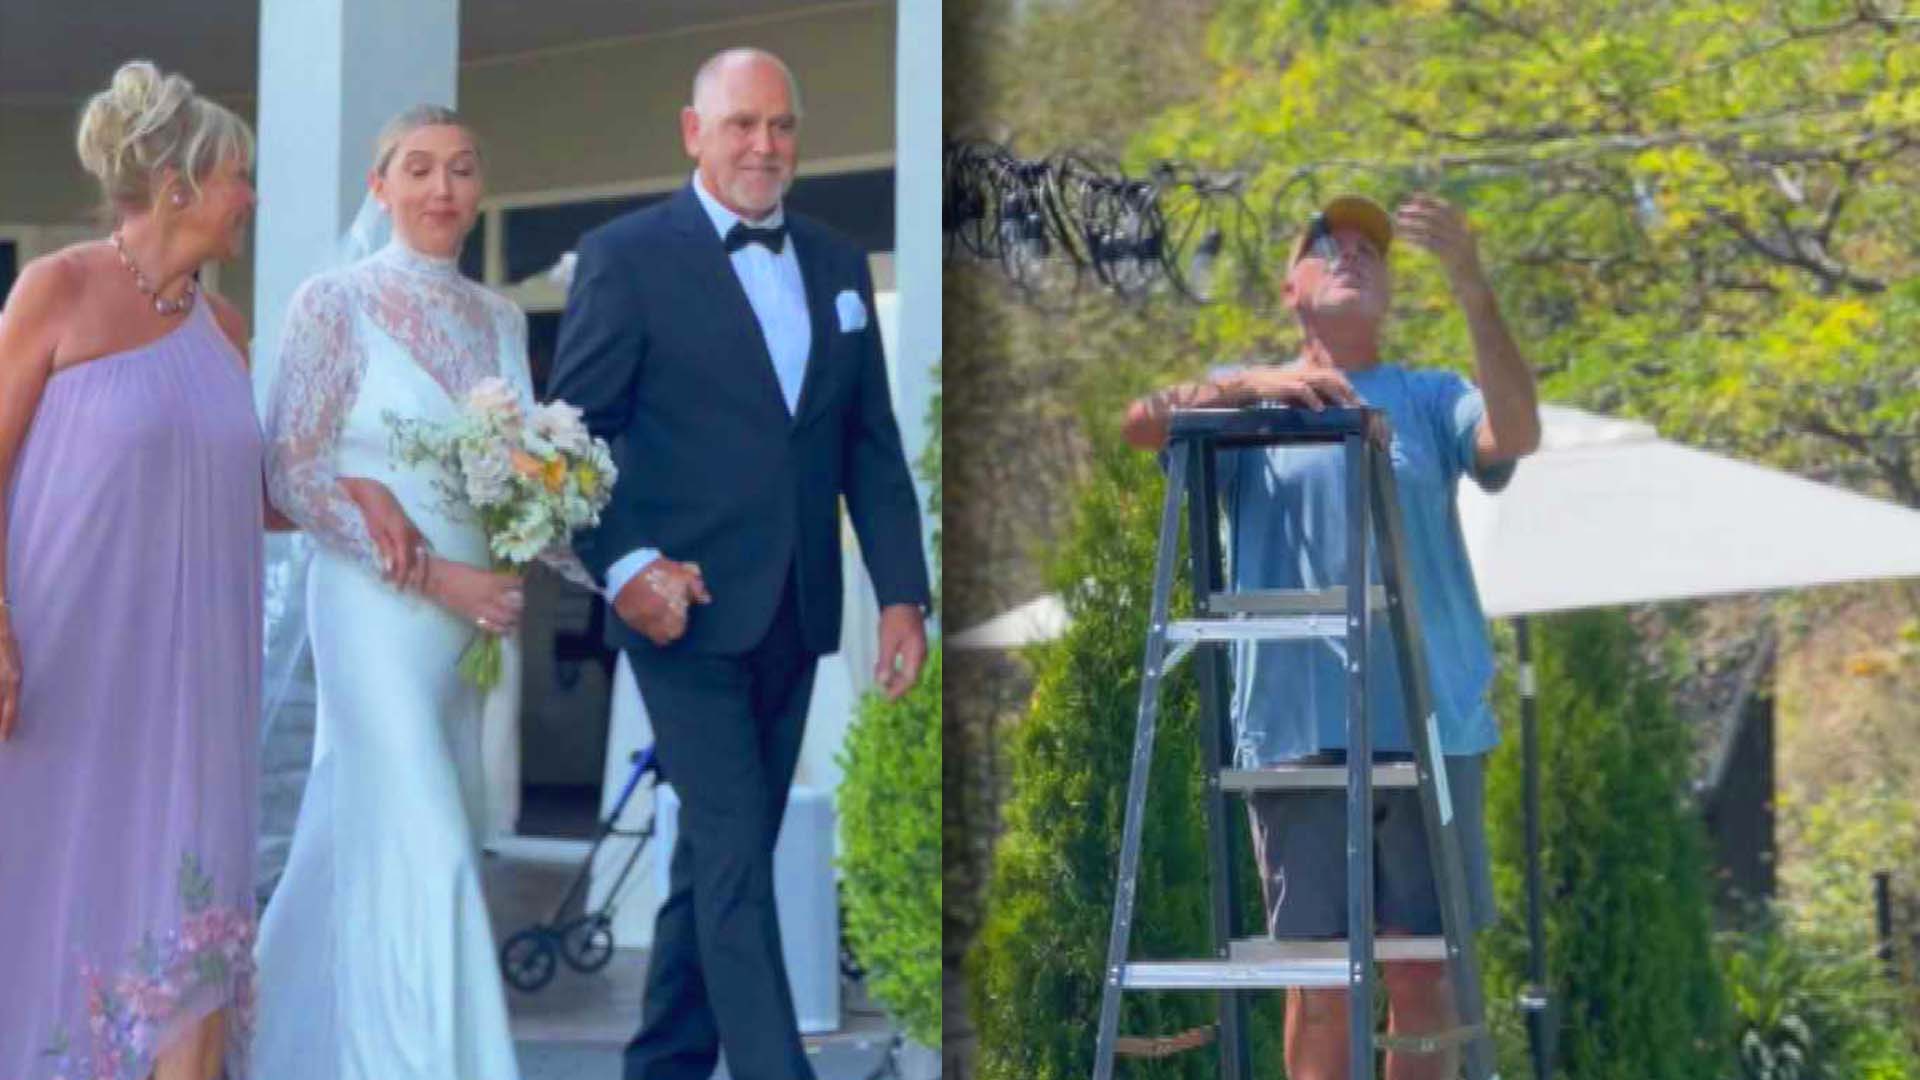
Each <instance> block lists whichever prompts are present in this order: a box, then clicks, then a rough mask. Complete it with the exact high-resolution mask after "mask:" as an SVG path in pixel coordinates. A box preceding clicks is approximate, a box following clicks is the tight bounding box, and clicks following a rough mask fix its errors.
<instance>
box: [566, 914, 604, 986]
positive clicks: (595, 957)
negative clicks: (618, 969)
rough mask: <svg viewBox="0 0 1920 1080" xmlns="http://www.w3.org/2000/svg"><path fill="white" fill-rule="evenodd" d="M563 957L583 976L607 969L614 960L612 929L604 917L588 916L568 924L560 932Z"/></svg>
mask: <svg viewBox="0 0 1920 1080" xmlns="http://www.w3.org/2000/svg"><path fill="white" fill-rule="evenodd" d="M560 955H561V956H563V957H565V958H566V961H567V965H568V966H569V967H571V968H573V970H575V971H578V972H582V973H592V972H595V971H599V970H600V969H601V968H603V967H606V966H607V963H608V961H610V960H612V959H613V927H612V926H611V924H609V923H608V921H607V917H606V916H605V915H588V916H586V917H585V918H581V919H576V920H574V921H573V922H571V923H569V924H567V928H566V929H565V930H563V931H561V932H560Z"/></svg>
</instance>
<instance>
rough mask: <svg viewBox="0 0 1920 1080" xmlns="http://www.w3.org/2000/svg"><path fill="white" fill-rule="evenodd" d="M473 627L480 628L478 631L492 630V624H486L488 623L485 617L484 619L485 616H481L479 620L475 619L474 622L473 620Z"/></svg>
mask: <svg viewBox="0 0 1920 1080" xmlns="http://www.w3.org/2000/svg"><path fill="white" fill-rule="evenodd" d="M473 625H475V626H477V627H479V628H480V629H482V630H492V629H493V624H492V623H490V622H488V621H487V620H486V617H485V616H482V617H480V618H478V619H475V620H473Z"/></svg>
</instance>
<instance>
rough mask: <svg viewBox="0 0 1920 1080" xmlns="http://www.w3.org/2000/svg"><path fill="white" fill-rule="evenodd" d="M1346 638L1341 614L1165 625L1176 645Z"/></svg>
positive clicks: (1246, 617)
mask: <svg viewBox="0 0 1920 1080" xmlns="http://www.w3.org/2000/svg"><path fill="white" fill-rule="evenodd" d="M1346 636H1347V617H1346V616H1345V615H1344V614H1342V615H1240V616H1234V617H1231V618H1224V619H1178V620H1175V621H1173V622H1171V623H1168V624H1167V640H1168V641H1171V642H1176V643H1177V642H1186V641H1191V642H1194V643H1196V644H1201V643H1206V642H1219V641H1319V640H1323V639H1326V638H1345V637H1346Z"/></svg>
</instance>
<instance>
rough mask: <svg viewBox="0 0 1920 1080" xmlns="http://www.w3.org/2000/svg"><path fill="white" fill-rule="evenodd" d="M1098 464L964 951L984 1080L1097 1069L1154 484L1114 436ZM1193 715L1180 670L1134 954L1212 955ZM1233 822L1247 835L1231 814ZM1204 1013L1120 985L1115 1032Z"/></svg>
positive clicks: (1261, 1051)
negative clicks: (1062, 633) (976, 932)
mask: <svg viewBox="0 0 1920 1080" xmlns="http://www.w3.org/2000/svg"><path fill="white" fill-rule="evenodd" d="M1094 467H1095V472H1096V476H1095V479H1094V481H1093V482H1092V483H1091V484H1090V485H1089V486H1088V488H1087V489H1086V490H1085V493H1084V495H1083V496H1082V498H1081V499H1080V500H1079V502H1078V503H1077V505H1076V507H1075V513H1074V518H1073V524H1072V526H1071V528H1070V530H1069V537H1068V539H1067V540H1066V542H1065V543H1064V544H1063V545H1062V547H1061V548H1060V550H1059V552H1058V555H1057V557H1056V559H1055V561H1054V564H1053V566H1052V570H1051V577H1052V579H1053V582H1054V584H1055V585H1056V586H1057V587H1059V588H1060V589H1061V590H1062V592H1063V594H1064V596H1065V598H1066V602H1067V607H1068V610H1069V611H1070V612H1071V613H1072V615H1073V618H1074V622H1073V626H1072V628H1071V629H1070V630H1069V631H1068V632H1067V635H1066V637H1065V638H1063V639H1061V640H1060V641H1058V642H1056V643H1055V644H1053V645H1051V646H1048V647H1046V648H1045V649H1044V650H1042V651H1041V653H1040V655H1039V657H1038V669H1039V671H1038V687H1037V689H1036V691H1035V693H1034V697H1033V706H1032V711H1031V712H1030V714H1029V715H1028V716H1027V718H1026V719H1025V721H1024V722H1023V723H1022V724H1021V726H1020V727H1019V728H1018V729H1017V730H1016V731H1015V733H1014V736H1013V748H1012V753H1011V757H1012V760H1013V769H1014V781H1013V789H1014V794H1013V796H1012V798H1011V799H1010V801H1009V804H1008V806H1007V811H1006V815H1007V828H1006V832H1005V833H1004V834H1003V835H1002V837H1001V839H1000V844H999V847H998V850H997V854H996V863H995V868H994V876H993V881H992V884H991V886H990V889H989V896H990V897H991V904H990V907H989V915H988V918H987V922H986V926H985V928H984V929H983V930H982V932H981V936H980V940H979V943H978V945H977V946H976V948H975V950H974V953H973V955H972V958H971V972H970V974H971V976H972V978H971V984H972V990H973V1009H974V1016H975V1021H976V1023H977V1024H978V1027H979V1032H980V1061H979V1066H980V1073H979V1075H980V1076H982V1077H983V1078H986V1080H1081V1078H1083V1077H1085V1076H1087V1075H1088V1074H1089V1073H1090V1071H1091V1069H1092V1064H1093V1044H1094V1034H1095V1020H1096V1018H1097V1015H1098V1010H1099V1005H1100V992H1101V984H1102V978H1101V970H1102V967H1103V965H1104V963H1105V960H1106V948H1107V934H1108V920H1109V919H1110V918H1111V912H1112V901H1113V885H1114V875H1115V873H1116V870H1117V857H1118V850H1119V843H1120V830H1121V822H1122V818H1123V815H1124V813H1125V796H1126V786H1127V777H1128V769H1129V765H1130V761H1131V756H1132V745H1133V735H1134V721H1135V718H1136V715H1137V708H1138V698H1139V690H1140V659H1141V655H1142V653H1143V650H1144V648H1145V640H1146V619H1147V611H1148V609H1149V606H1150V602H1151V595H1152V578H1153V561H1154V544H1155V541H1156V535H1157V532H1158V523H1159V516H1160V506H1161V500H1162V494H1163V486H1162V484H1161V482H1160V479H1159V476H1158V475H1157V473H1156V470H1155V468H1154V465H1153V461H1152V459H1151V458H1150V457H1148V456H1147V455H1145V454H1140V453H1138V452H1135V451H1131V450H1128V449H1125V448H1123V447H1120V446H1118V445H1117V440H1115V439H1104V440H1101V448H1100V449H1097V450H1096V452H1095V466H1094ZM1181 670H1182V671H1183V672H1184V671H1186V670H1188V669H1186V668H1182V669H1181ZM1197 711H1198V710H1197V705H1196V700H1195V695H1194V689H1193V684H1192V680H1191V678H1190V677H1176V678H1173V679H1171V680H1169V683H1168V684H1167V685H1166V690H1165V693H1164V694H1163V697H1162V704H1161V710H1160V718H1159V724H1158V733H1159V737H1158V739H1157V741H1156V750H1155V754H1154V761H1153V773H1152V780H1151V783H1150V786H1149V792H1148V808H1147V819H1146V820H1147V826H1146V829H1145V831H1144V833H1143V848H1142V857H1141V870H1140V878H1139V900H1138V903H1137V907H1136V911H1135V917H1134V933H1133V950H1132V955H1134V956H1135V957H1163V958H1181V957H1197V956H1203V955H1206V954H1207V950H1208V938H1207V925H1208V924H1207V917H1208V916H1207V912H1208V901H1207V870H1206V848H1205V844H1204V843H1203V836H1204V813H1203V810H1202V803H1201V793H1202V791H1203V788H1202V786H1201V781H1202V776H1201V767H1200V763H1201V756H1200V736H1199V734H1198V732H1197V731H1196V727H1195V717H1196V714H1197ZM1229 827H1230V828H1231V829H1232V830H1233V832H1234V834H1235V835H1236V836H1240V835H1242V834H1244V833H1245V832H1246V827H1245V824H1244V818H1242V817H1241V816H1240V815H1238V814H1235V815H1233V816H1232V817H1231V818H1230V821H1229ZM1242 846H1243V847H1244V845H1242ZM1242 854H1243V855H1244V851H1243V852H1242ZM1250 877H1251V875H1243V880H1248V881H1250ZM1276 1006H1277V999H1276V998H1274V997H1273V996H1272V995H1268V996H1267V998H1266V999H1265V1000H1263V1001H1262V1002H1261V1003H1260V1007H1259V1008H1257V1009H1256V1010H1255V1023H1254V1036H1255V1043H1254V1046H1255V1051H1256V1053H1255V1057H1256V1060H1257V1061H1258V1062H1259V1063H1260V1064H1259V1065H1258V1066H1257V1069H1256V1071H1257V1073H1258V1075H1262V1076H1273V1075H1276V1073H1277V1069H1278V1060H1279V1041H1278V1036H1279V1032H1280V1020H1279V1010H1278V1008H1277V1007H1276ZM1213 1019H1214V1009H1213V1004H1212V999H1211V995H1206V994H1194V993H1186V994H1129V995H1128V996H1127V999H1126V1003H1125V1007H1124V1009H1123V1012H1122V1022H1121V1031H1122V1033H1123V1034H1128V1035H1140V1036H1167V1035H1174V1034H1179V1033H1181V1032H1184V1031H1187V1030H1189V1029H1191V1028H1194V1027H1198V1026H1201V1025H1205V1024H1208V1023H1211V1022H1212V1021H1213ZM1215 1064H1216V1058H1215V1056H1214V1052H1213V1051H1212V1050H1211V1049H1207V1050H1199V1051H1194V1052H1190V1053H1187V1054H1184V1055H1181V1056H1178V1057H1174V1058H1168V1059H1164V1060H1162V1061H1158V1062H1134V1063H1129V1064H1128V1065H1126V1066H1125V1067H1124V1068H1125V1075H1126V1076H1128V1077H1130V1078H1147V1077H1151V1078H1172V1077H1181V1078H1195V1080H1197V1078H1201V1077H1211V1076H1213V1075H1215Z"/></svg>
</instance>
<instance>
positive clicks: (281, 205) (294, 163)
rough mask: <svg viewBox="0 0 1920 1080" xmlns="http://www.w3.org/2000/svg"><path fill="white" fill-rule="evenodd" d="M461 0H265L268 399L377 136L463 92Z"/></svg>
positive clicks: (262, 329)
mask: <svg viewBox="0 0 1920 1080" xmlns="http://www.w3.org/2000/svg"><path fill="white" fill-rule="evenodd" d="M459 46H460V5H459V2H458V0H406V2H405V3H395V2H394V0H261V3H260V110H259V117H258V120H259V126H260V152H259V169H258V176H259V187H260V209H259V213H258V215H257V220H258V224H257V226H256V234H255V240H254V276H253V281H254V286H253V289H254V293H253V311H254V353H253V355H254V365H253V370H254V386H255V393H256V395H257V396H261V397H262V398H263V400H264V394H265V389H266V387H268V386H269V385H271V381H272V378H273V374H274V372H275V370H276V367H277V365H276V364H275V358H276V357H277V356H278V353H279V349H278V345H279V340H280V330H281V325H282V323H283V322H284V321H285V319H286V309H287V300H288V298H289V297H291V296H292V295H293V290H294V289H295V288H296V287H298V286H299V284H300V282H301V281H303V280H304V279H305V278H306V277H307V276H308V275H310V274H312V273H314V272H315V271H317V270H320V269H323V268H325V267H327V266H328V265H330V264H331V263H332V261H333V260H334V258H335V256H336V253H337V251H338V246H339V241H340V236H341V234H342V233H343V232H345V231H346V228H347V226H348V225H349V224H351V223H352V222H353V215H354V213H355V212H356V211H358V210H359V208H360V200H361V198H362V197H363V196H364V195H365V194H366V186H367V185H366V176H367V169H368V167H369V166H370V165H371V164H372V157H373V140H374V137H375V136H376V135H377V134H379V131H380V128H381V126H382V125H384V124H385V123H386V122H387V120H388V119H390V118H391V117H392V116H393V115H394V114H396V113H398V112H400V111H401V110H403V109H405V108H407V107H409V106H412V105H418V104H422V103H433V104H438V105H452V104H454V100H455V95H456V90H457V88H458V81H459Z"/></svg>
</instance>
